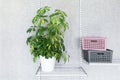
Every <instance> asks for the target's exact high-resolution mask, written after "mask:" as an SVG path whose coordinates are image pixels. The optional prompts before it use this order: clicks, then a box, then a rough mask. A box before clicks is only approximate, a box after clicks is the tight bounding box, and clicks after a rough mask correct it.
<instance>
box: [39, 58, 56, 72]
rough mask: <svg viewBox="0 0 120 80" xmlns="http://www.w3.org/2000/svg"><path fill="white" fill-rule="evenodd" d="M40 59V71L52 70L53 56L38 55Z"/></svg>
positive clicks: (53, 64)
mask: <svg viewBox="0 0 120 80" xmlns="http://www.w3.org/2000/svg"><path fill="white" fill-rule="evenodd" d="M40 61H41V68H42V71H44V72H51V71H53V70H54V67H55V58H54V57H52V58H48V59H46V58H45V57H42V56H40Z"/></svg>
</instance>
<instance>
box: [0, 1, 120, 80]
mask: <svg viewBox="0 0 120 80" xmlns="http://www.w3.org/2000/svg"><path fill="white" fill-rule="evenodd" d="M44 5H48V6H51V7H52V8H53V9H55V8H59V9H62V10H64V11H65V12H66V13H67V14H68V18H67V20H68V22H69V27H70V28H69V30H68V31H67V32H66V33H65V45H66V50H67V51H68V53H69V55H70V56H71V57H70V62H69V63H68V64H72V65H73V64H74V65H73V66H79V65H80V63H81V60H80V54H81V52H80V45H79V44H80V37H81V36H104V37H107V38H108V48H111V49H113V50H114V59H119V58H120V55H119V48H120V46H119V45H120V42H119V41H120V36H119V33H120V31H119V30H120V27H119V26H120V24H119V21H120V10H119V9H120V0H80V7H79V0H0V80H36V77H35V72H36V69H37V66H38V64H37V63H33V62H32V56H31V55H30V53H29V47H28V46H27V45H26V43H25V41H26V38H27V36H28V35H27V34H26V30H27V28H28V27H29V26H31V24H32V22H31V20H32V18H33V16H34V15H35V12H36V10H37V9H38V8H39V7H41V6H44ZM79 15H80V19H79ZM79 20H80V23H79ZM80 33H81V35H80ZM84 67H85V68H86V71H87V72H88V80H120V77H119V76H118V74H119V72H120V69H119V66H112V67H111V66H107V67H106V66H102V67H98V66H88V65H86V66H84ZM99 70H100V71H99ZM104 73H105V76H104ZM99 77H100V78H99Z"/></svg>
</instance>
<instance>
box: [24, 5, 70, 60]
mask: <svg viewBox="0 0 120 80" xmlns="http://www.w3.org/2000/svg"><path fill="white" fill-rule="evenodd" d="M66 17H67V14H66V13H65V12H64V11H61V10H59V9H56V10H55V11H54V12H52V13H51V11H50V7H48V6H45V7H43V8H40V9H39V10H38V11H37V14H36V15H35V16H34V18H33V20H32V23H33V26H31V27H30V28H28V29H27V33H29V35H30V36H29V37H28V38H27V41H26V42H27V44H28V45H29V46H30V52H31V54H32V55H33V56H34V58H33V61H34V62H35V61H36V59H37V58H39V57H40V56H43V57H45V58H46V59H48V58H52V57H55V58H56V60H57V61H58V62H59V61H60V59H61V58H63V60H64V62H66V61H67V60H68V59H69V55H67V53H66V50H65V45H64V32H65V31H66V30H67V29H68V23H67V22H66Z"/></svg>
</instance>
